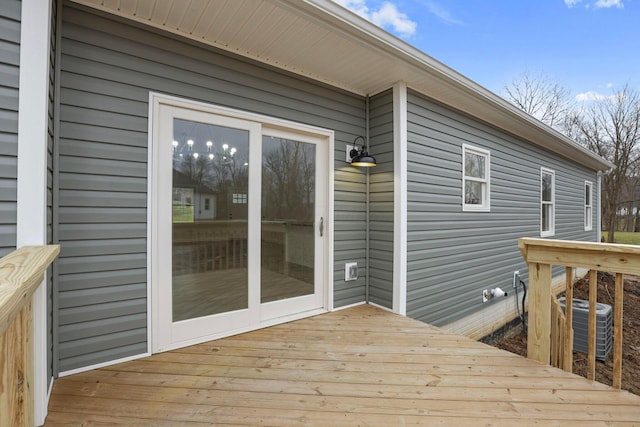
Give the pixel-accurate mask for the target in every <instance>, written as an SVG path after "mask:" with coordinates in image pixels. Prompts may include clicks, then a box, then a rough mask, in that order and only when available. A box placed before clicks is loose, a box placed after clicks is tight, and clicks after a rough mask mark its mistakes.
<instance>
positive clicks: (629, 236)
mask: <svg viewBox="0 0 640 427" xmlns="http://www.w3.org/2000/svg"><path fill="white" fill-rule="evenodd" d="M602 237H603V238H604V239H605V240H606V239H607V232H606V231H603V232H602ZM613 238H614V240H615V241H616V243H624V244H626V245H640V233H632V232H629V231H616V232H615V233H614V234H613Z"/></svg>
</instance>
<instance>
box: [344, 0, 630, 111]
mask: <svg viewBox="0 0 640 427" xmlns="http://www.w3.org/2000/svg"><path fill="white" fill-rule="evenodd" d="M334 1H335V2H336V3H338V4H340V5H342V6H344V7H346V8H348V9H351V10H352V11H353V12H355V13H357V14H358V15H360V16H362V17H364V18H366V19H368V20H369V21H371V22H373V23H374V24H376V25H378V26H380V27H382V28H383V29H385V30H387V31H388V32H390V33H391V34H393V35H395V36H397V37H399V38H400V39H402V40H404V41H405V42H407V43H409V44H411V45H413V46H414V47H417V48H418V49H420V50H422V51H423V52H425V53H426V54H428V55H429V56H431V57H433V58H435V59H437V60H438V61H440V62H442V63H444V64H445V65H447V66H449V67H451V68H453V69H454V70H456V71H458V72H459V73H461V74H463V75H465V76H466V77H468V78H470V79H471V80H473V81H475V82H476V83H479V84H480V85H482V86H484V87H485V88H487V89H489V90H491V91H492V92H494V93H497V94H499V95H504V86H505V85H507V84H509V83H511V82H513V81H514V79H517V78H518V77H519V76H522V74H523V73H529V74H531V75H540V74H542V75H544V76H545V77H546V78H547V79H548V80H550V81H552V82H554V83H558V84H560V85H561V86H563V87H565V88H566V89H568V90H569V91H570V92H571V95H572V97H573V98H574V99H575V100H576V101H577V102H581V101H585V100H589V99H594V98H596V97H599V96H609V95H611V94H612V93H614V91H616V90H619V89H621V88H622V87H623V86H624V85H625V84H628V85H629V86H630V87H631V88H634V89H636V90H640V47H639V46H640V0H334Z"/></svg>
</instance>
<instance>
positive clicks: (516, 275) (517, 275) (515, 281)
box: [513, 270, 520, 289]
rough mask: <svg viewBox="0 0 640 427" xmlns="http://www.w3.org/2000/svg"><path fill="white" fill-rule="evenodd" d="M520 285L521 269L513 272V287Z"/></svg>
mask: <svg viewBox="0 0 640 427" xmlns="http://www.w3.org/2000/svg"><path fill="white" fill-rule="evenodd" d="M518 286H520V271H518V270H516V271H514V272H513V288H514V289H515V288H517V287H518Z"/></svg>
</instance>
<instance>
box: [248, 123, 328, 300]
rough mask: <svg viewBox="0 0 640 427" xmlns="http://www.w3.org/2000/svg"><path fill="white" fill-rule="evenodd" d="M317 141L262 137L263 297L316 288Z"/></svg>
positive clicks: (276, 297)
mask: <svg viewBox="0 0 640 427" xmlns="http://www.w3.org/2000/svg"><path fill="white" fill-rule="evenodd" d="M315 177H316V144H311V143H306V142H301V141H296V140H292V139H286V138H280V137H274V136H263V137H262V227H261V228H262V231H261V293H260V294H261V302H262V303H267V302H272V301H278V300H283V299H288V298H294V297H299V296H303V295H310V294H313V293H314V291H315V286H314V285H315V233H314V224H315V212H316V202H315V201H316V191H315Z"/></svg>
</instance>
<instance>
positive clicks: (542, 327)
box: [527, 263, 551, 365]
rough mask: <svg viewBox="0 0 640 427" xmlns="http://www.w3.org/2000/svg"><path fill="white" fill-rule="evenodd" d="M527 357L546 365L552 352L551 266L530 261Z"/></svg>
mask: <svg viewBox="0 0 640 427" xmlns="http://www.w3.org/2000/svg"><path fill="white" fill-rule="evenodd" d="M528 265H529V326H528V331H527V334H528V336H527V357H528V358H529V359H533V360H537V361H538V362H540V363H544V364H545V365H548V364H549V360H550V354H551V345H550V339H551V266H550V265H549V264H539V263H529V264H528Z"/></svg>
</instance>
